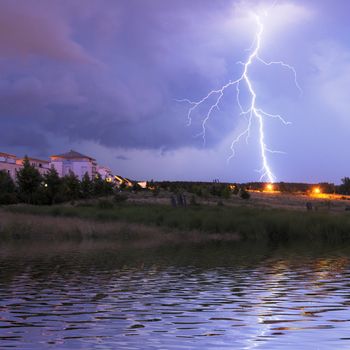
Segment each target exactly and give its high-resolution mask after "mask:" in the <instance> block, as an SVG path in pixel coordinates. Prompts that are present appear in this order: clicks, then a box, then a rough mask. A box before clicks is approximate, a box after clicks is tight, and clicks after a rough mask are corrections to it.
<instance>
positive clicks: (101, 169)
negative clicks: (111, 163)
mask: <svg viewBox="0 0 350 350" xmlns="http://www.w3.org/2000/svg"><path fill="white" fill-rule="evenodd" d="M97 172H98V173H99V174H100V175H101V178H102V179H103V180H106V181H107V182H112V181H113V174H112V171H111V169H109V168H107V167H105V166H98V167H97Z"/></svg>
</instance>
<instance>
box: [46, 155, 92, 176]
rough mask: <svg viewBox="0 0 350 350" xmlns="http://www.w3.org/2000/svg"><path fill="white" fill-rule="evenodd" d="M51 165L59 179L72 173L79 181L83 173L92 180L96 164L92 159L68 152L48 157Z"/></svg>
mask: <svg viewBox="0 0 350 350" xmlns="http://www.w3.org/2000/svg"><path fill="white" fill-rule="evenodd" d="M50 158H51V165H52V166H54V168H55V169H56V170H57V172H58V174H59V176H60V177H63V176H66V175H69V174H70V173H73V174H74V175H76V176H77V177H78V178H79V179H80V180H81V179H82V178H83V176H84V175H85V173H87V174H88V175H89V177H90V178H91V179H92V178H93V177H95V176H96V174H97V163H96V160H95V159H94V158H92V157H89V156H86V155H84V154H81V153H79V152H76V151H73V150H70V151H69V152H67V153H62V154H57V155H53V156H51V157H50Z"/></svg>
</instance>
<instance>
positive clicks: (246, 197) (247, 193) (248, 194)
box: [239, 188, 250, 199]
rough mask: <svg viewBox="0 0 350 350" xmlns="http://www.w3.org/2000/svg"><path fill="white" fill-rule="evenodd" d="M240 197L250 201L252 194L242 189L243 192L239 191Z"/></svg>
mask: <svg viewBox="0 0 350 350" xmlns="http://www.w3.org/2000/svg"><path fill="white" fill-rule="evenodd" d="M239 196H240V197H241V198H242V199H249V198H250V193H249V192H248V191H247V190H245V189H244V188H241V190H240V191H239Z"/></svg>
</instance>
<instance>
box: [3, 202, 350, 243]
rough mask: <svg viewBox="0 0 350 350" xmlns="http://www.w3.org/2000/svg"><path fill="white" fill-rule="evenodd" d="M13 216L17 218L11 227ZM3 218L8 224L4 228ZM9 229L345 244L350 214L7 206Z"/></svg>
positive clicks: (90, 235) (17, 232) (5, 229)
mask: <svg viewBox="0 0 350 350" xmlns="http://www.w3.org/2000/svg"><path fill="white" fill-rule="evenodd" d="M14 213H16V214H14ZM19 214H21V215H20V216H18V215H19ZM24 214H26V215H24ZM8 218H12V219H15V218H17V220H13V223H12V224H11V220H10V221H9V219H8ZM4 220H5V222H7V223H6V224H5V226H4V224H3V221H4ZM11 225H12V226H11ZM10 231H11V237H16V235H20V236H21V237H22V236H25V235H30V236H31V237H33V238H34V237H36V236H37V235H38V234H39V232H41V233H40V236H41V237H42V236H45V232H46V231H47V232H51V231H52V233H51V235H62V236H67V237H78V238H79V239H83V238H84V239H86V238H91V239H92V238H94V239H96V238H101V237H104V238H108V239H111V238H114V239H122V237H124V238H125V239H126V240H139V239H140V237H141V236H142V237H144V238H145V237H147V238H145V239H146V240H147V239H151V238H152V239H153V240H160V241H164V237H167V238H166V239H167V240H168V239H169V237H171V236H173V237H174V238H171V239H170V241H171V240H172V239H174V240H178V239H184V240H186V239H189V240H197V239H200V237H203V239H204V236H205V237H206V238H205V239H208V237H212V239H213V238H214V237H215V239H216V240H220V239H221V238H222V239H228V237H232V239H237V238H239V239H241V240H263V241H269V242H288V241H295V240H308V241H315V240H320V241H333V242H343V241H346V240H349V238H350V215H348V213H341V214H334V213H321V212H319V213H318V212H300V211H292V210H282V209H262V208H260V209H259V208H249V207H226V206H223V207H221V206H220V207H219V206H198V207H189V208H172V207H170V206H166V205H147V204H142V205H135V204H124V205H120V206H117V207H108V208H101V207H99V206H98V205H97V206H90V207H77V206H76V207H73V206H53V207H39V206H35V207H34V206H14V207H8V208H6V212H4V211H3V212H2V213H1V216H0V233H1V235H2V237H6V232H10ZM56 231H58V233H56ZM25 232H26V234H24V233H25ZM7 236H8V235H7ZM175 237H176V238H175ZM179 237H180V238H179ZM190 237H192V238H190ZM224 237H225V238H224Z"/></svg>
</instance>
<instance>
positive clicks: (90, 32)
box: [0, 0, 350, 180]
mask: <svg viewBox="0 0 350 350" xmlns="http://www.w3.org/2000/svg"><path fill="white" fill-rule="evenodd" d="M271 3H272V2H269V1H262V2H256V4H255V8H254V9H258V8H261V7H263V6H266V4H267V5H269V6H270V5H271ZM249 7H251V2H249V1H246V2H245V1H234V0H232V1H226V0H220V1H211V0H193V1H187V0H178V1H170V0H165V1H164V0H153V1H141V0H128V1H113V0H99V1H97V0H88V1H82V0H77V1H74V2H72V1H68V0H60V1H55V0H52V1H50V2H48V1H41V0H27V1H17V0H2V1H1V2H0V123H1V130H0V146H1V148H2V149H1V150H2V151H8V152H22V151H26V153H34V154H35V155H43V156H47V155H49V154H50V153H57V152H61V151H62V152H63V151H65V150H66V149H69V148H71V147H79V150H81V151H84V150H85V151H89V152H92V153H93V154H92V155H93V156H95V157H101V158H103V160H104V162H105V163H106V165H110V166H112V167H113V166H116V167H119V166H121V167H124V168H122V169H121V171H124V172H126V174H125V175H126V176H129V177H130V176H134V177H135V176H136V174H135V172H136V168H135V167H134V166H132V168H131V167H130V166H131V165H130V164H131V163H132V162H131V160H136V162H138V164H139V165H140V166H141V168H142V166H143V165H146V164H147V163H148V162H147V157H149V158H148V159H149V160H150V159H151V158H152V162H154V164H156V163H157V162H156V160H157V159H160V158H159V157H163V159H162V161H161V163H159V164H161V166H162V167H164V164H165V163H164V159H166V158H167V157H168V159H169V162H170V163H172V165H171V164H170V165H169V166H168V167H167V169H168V172H167V171H165V170H163V169H162V171H161V172H160V174H161V175H160V176H161V177H163V178H167V177H169V176H170V174H174V166H175V165H174V164H173V159H176V161H177V163H178V164H179V162H180V163H182V162H183V163H184V164H187V163H188V162H189V163H190V161H188V160H186V161H183V159H185V158H186V157H191V155H193V154H196V157H197V160H199V159H202V161H203V162H205V164H207V165H206V166H208V167H209V166H210V165H209V163H208V162H207V161H205V160H204V159H206V158H207V157H209V156H210V154H211V153H210V152H215V157H221V160H222V164H226V162H225V161H226V158H227V156H228V155H229V146H230V143H231V141H232V138H233V137H234V136H236V135H237V132H238V130H239V127H241V126H242V123H244V118H242V116H240V113H239V109H238V108H237V105H236V104H235V95H234V94H235V90H234V89H233V90H232V91H230V92H229V94H228V95H227V96H226V97H225V98H224V99H223V101H222V104H221V106H220V110H218V111H215V113H214V114H213V117H212V119H211V121H210V122H209V123H208V124H207V142H206V145H205V147H203V140H202V138H201V136H200V135H199V134H200V132H201V130H202V129H201V128H202V125H201V122H202V120H203V117H204V116H205V113H206V110H205V108H203V109H198V111H197V112H196V113H195V114H194V115H193V123H192V125H191V126H190V127H187V126H186V123H187V110H188V107H189V106H188V105H187V104H186V103H180V102H177V101H176V100H177V99H183V98H190V99H193V100H198V99H200V98H202V97H203V96H205V95H206V94H207V92H208V91H210V90H211V89H213V88H217V87H218V86H220V85H221V84H223V83H225V82H227V81H229V80H230V79H236V78H237V77H238V76H239V74H240V72H241V66H240V65H237V64H236V62H237V61H239V60H243V59H245V58H246V55H247V51H246V50H245V49H247V48H249V46H250V45H251V43H252V39H253V36H254V32H255V30H256V27H255V26H254V22H249V21H247V20H246V18H245V16H246V14H247V9H249ZM340 7H342V8H340ZM346 7H348V5H346V4H345V5H344V4H343V5H341V6H340V5H339V6H338V7H337V6H335V5H334V6H333V5H332V2H331V1H330V0H329V1H328V0H323V1H310V2H308V4H307V5H304V2H301V1H282V0H281V1H280V2H278V4H277V6H276V8H275V11H276V16H275V17H276V18H278V20H276V22H275V23H274V24H273V25H271V26H270V27H269V30H267V32H266V36H265V37H264V39H265V42H264V48H263V50H262V53H263V55H264V57H265V58H266V59H267V60H270V59H271V60H274V59H278V60H279V59H283V60H285V61H287V62H289V63H291V64H293V65H294V66H295V68H296V70H297V72H298V78H299V82H300V84H301V85H302V87H303V90H304V95H303V97H300V96H299V94H298V91H297V90H296V89H295V86H294V83H293V77H291V76H290V75H289V73H288V72H283V71H281V70H279V69H275V68H271V69H266V67H265V68H264V69H261V68H262V67H261V66H259V65H257V66H256V67H254V69H253V70H252V74H253V79H254V83H255V84H256V87H257V88H258V89H259V103H261V104H262V105H263V107H264V108H266V109H267V110H269V111H271V112H272V113H275V112H278V113H281V114H283V115H284V116H285V117H286V118H287V119H288V120H290V121H292V123H293V126H292V127H291V128H289V129H287V130H285V129H282V128H281V126H279V125H276V124H275V123H271V124H269V125H268V127H269V129H268V130H269V140H270V141H271V144H272V145H271V146H273V148H279V149H282V150H283V151H286V153H287V154H288V156H286V157H282V158H278V159H277V160H275V163H274V165H275V167H277V169H278V174H279V178H282V179H288V178H290V177H291V178H292V180H314V179H315V180H316V179H320V180H327V179H329V178H330V179H331V180H332V179H333V177H332V176H333V175H330V174H329V173H327V171H324V173H323V174H318V175H317V176H314V175H313V174H314V173H315V171H317V172H319V171H320V169H322V164H323V158H322V157H321V156H319V155H317V150H320V149H321V150H322V152H324V153H323V154H325V155H327V157H330V156H331V155H332V154H333V153H334V152H339V151H340V150H341V149H342V148H343V147H346V146H348V145H347V144H346V142H345V141H344V142H340V141H339V139H337V140H336V141H334V142H333V143H332V142H329V144H326V145H325V143H324V140H325V137H326V135H327V134H328V133H329V130H333V131H334V132H337V133H339V135H340V139H341V140H343V138H342V137H345V131H344V130H346V126H349V125H348V119H346V118H344V115H346V113H347V112H348V111H349V109H350V108H349V107H348V105H347V104H346V101H347V100H346V97H345V95H344V91H345V89H347V88H348V87H350V81H349V80H348V79H347V78H346V77H344V75H342V74H341V72H338V71H336V72H335V74H332V66H335V65H337V64H338V63H339V64H341V65H342V66H343V67H345V68H344V69H345V70H346V71H347V70H348V69H349V68H348V67H349V66H350V59H349V57H350V49H349V47H348V43H347V41H346V40H347V37H348V36H347V35H346V33H344V25H342V22H341V21H342V19H344V20H345V18H344V13H345V12H346V11H345V10H347V9H346ZM326 14H328V15H327V16H326ZM339 21H340V22H339ZM325 26H326V27H327V31H326V30H325V29H324V27H325ZM345 29H346V32H347V33H348V34H349V32H350V29H349V28H345ZM328 47H332V48H333V49H332V52H333V53H334V52H337V53H339V55H334V54H333V55H331V54H330V52H329V50H328V49H327V48H328ZM327 62H328V63H327ZM328 87H329V88H331V93H329V91H328ZM338 92H339V93H338ZM340 92H341V93H340ZM243 94H244V91H243ZM337 96H340V98H341V100H340V102H341V104H338V103H337V102H336V99H337ZM330 114H332V115H333V116H334V117H333V120H332V121H330V120H329V118H328V115H330ZM338 116H339V118H338ZM319 120H322V123H319V124H317V125H318V129H317V133H316V135H315V136H314V140H313V144H316V145H317V146H316V147H315V149H314V150H313V148H312V147H311V148H310V152H309V153H307V158H306V154H305V152H304V150H305V147H307V144H308V132H310V131H309V130H310V128H314V125H315V123H316V121H319ZM198 135H199V136H198ZM296 138H298V140H299V142H298V145H297V146H295V140H296ZM251 142H252V143H253V145H250V146H249V147H250V148H248V150H249V149H251V150H252V149H253V148H254V141H251ZM303 147H304V148H303ZM57 148H59V149H57ZM108 150H109V151H108ZM189 150H191V151H189ZM135 152H136V153H135ZM152 152H153V153H152ZM174 152H175V153H174ZM176 152H177V153H176ZM198 152H199V153H198ZM220 152H221V153H220ZM106 153H108V156H107V155H106ZM121 154H122V157H123V158H118V157H120V155H121ZM199 154H201V155H199ZM220 154H221V156H220ZM150 155H152V156H150ZM242 156H244V157H253V160H255V161H256V163H258V158H257V157H256V156H254V154H250V155H249V154H248V153H246V151H243V153H242ZM254 157H255V158H254ZM125 159H128V161H127V162H126V161H123V160H125ZM180 159H181V161H180ZM310 159H312V162H310ZM237 162H238V163H235V160H234V161H233V163H232V164H233V165H232V166H231V167H227V165H225V166H226V168H225V166H222V167H221V165H220V166H217V168H218V174H215V173H213V171H212V170H210V172H208V173H210V175H208V176H215V177H221V178H226V179H229V178H230V177H231V174H232V173H235V174H236V175H237V176H238V177H239V178H240V179H253V178H254V177H256V175H254V172H251V171H252V169H249V171H248V170H247V167H246V166H242V159H241V158H239V157H238V159H237ZM253 163H254V162H253ZM205 164H204V165H203V166H202V165H199V166H198V167H197V168H198V169H201V170H200V173H198V172H196V170H195V169H189V170H188V172H187V173H186V174H184V177H185V176H187V178H206V176H205V175H204V174H205ZM220 164H221V163H220ZM291 164H293V167H292V166H291ZM249 166H250V163H249ZM258 166H259V165H258V164H257V166H256V167H255V168H257V167H258ZM300 166H302V167H303V169H304V170H305V172H306V173H305V175H303V174H301V173H299V172H298V170H297V169H299V167H300ZM339 166H340V164H339ZM128 167H130V168H128ZM232 167H234V170H232V169H233V168H232ZM237 167H239V168H241V169H242V170H241V173H240V172H239V171H238V170H237ZM293 169H294V170H293ZM118 171H119V169H118ZM198 171H199V170H198ZM341 171H343V170H341V169H340V168H339V174H338V173H337V174H336V175H334V177H336V176H341V175H340V173H341ZM344 171H345V169H344ZM119 172H120V171H119ZM139 174H141V176H142V169H141V170H140V169H139ZM144 174H147V176H148V174H149V172H148V170H147V171H145V172H144ZM167 174H168V175H167ZM145 176H146V175H145ZM150 176H151V175H150ZM138 177H140V176H138ZM152 177H154V178H157V174H156V173H155V174H154V175H153V176H152ZM324 177H325V178H324Z"/></svg>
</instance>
